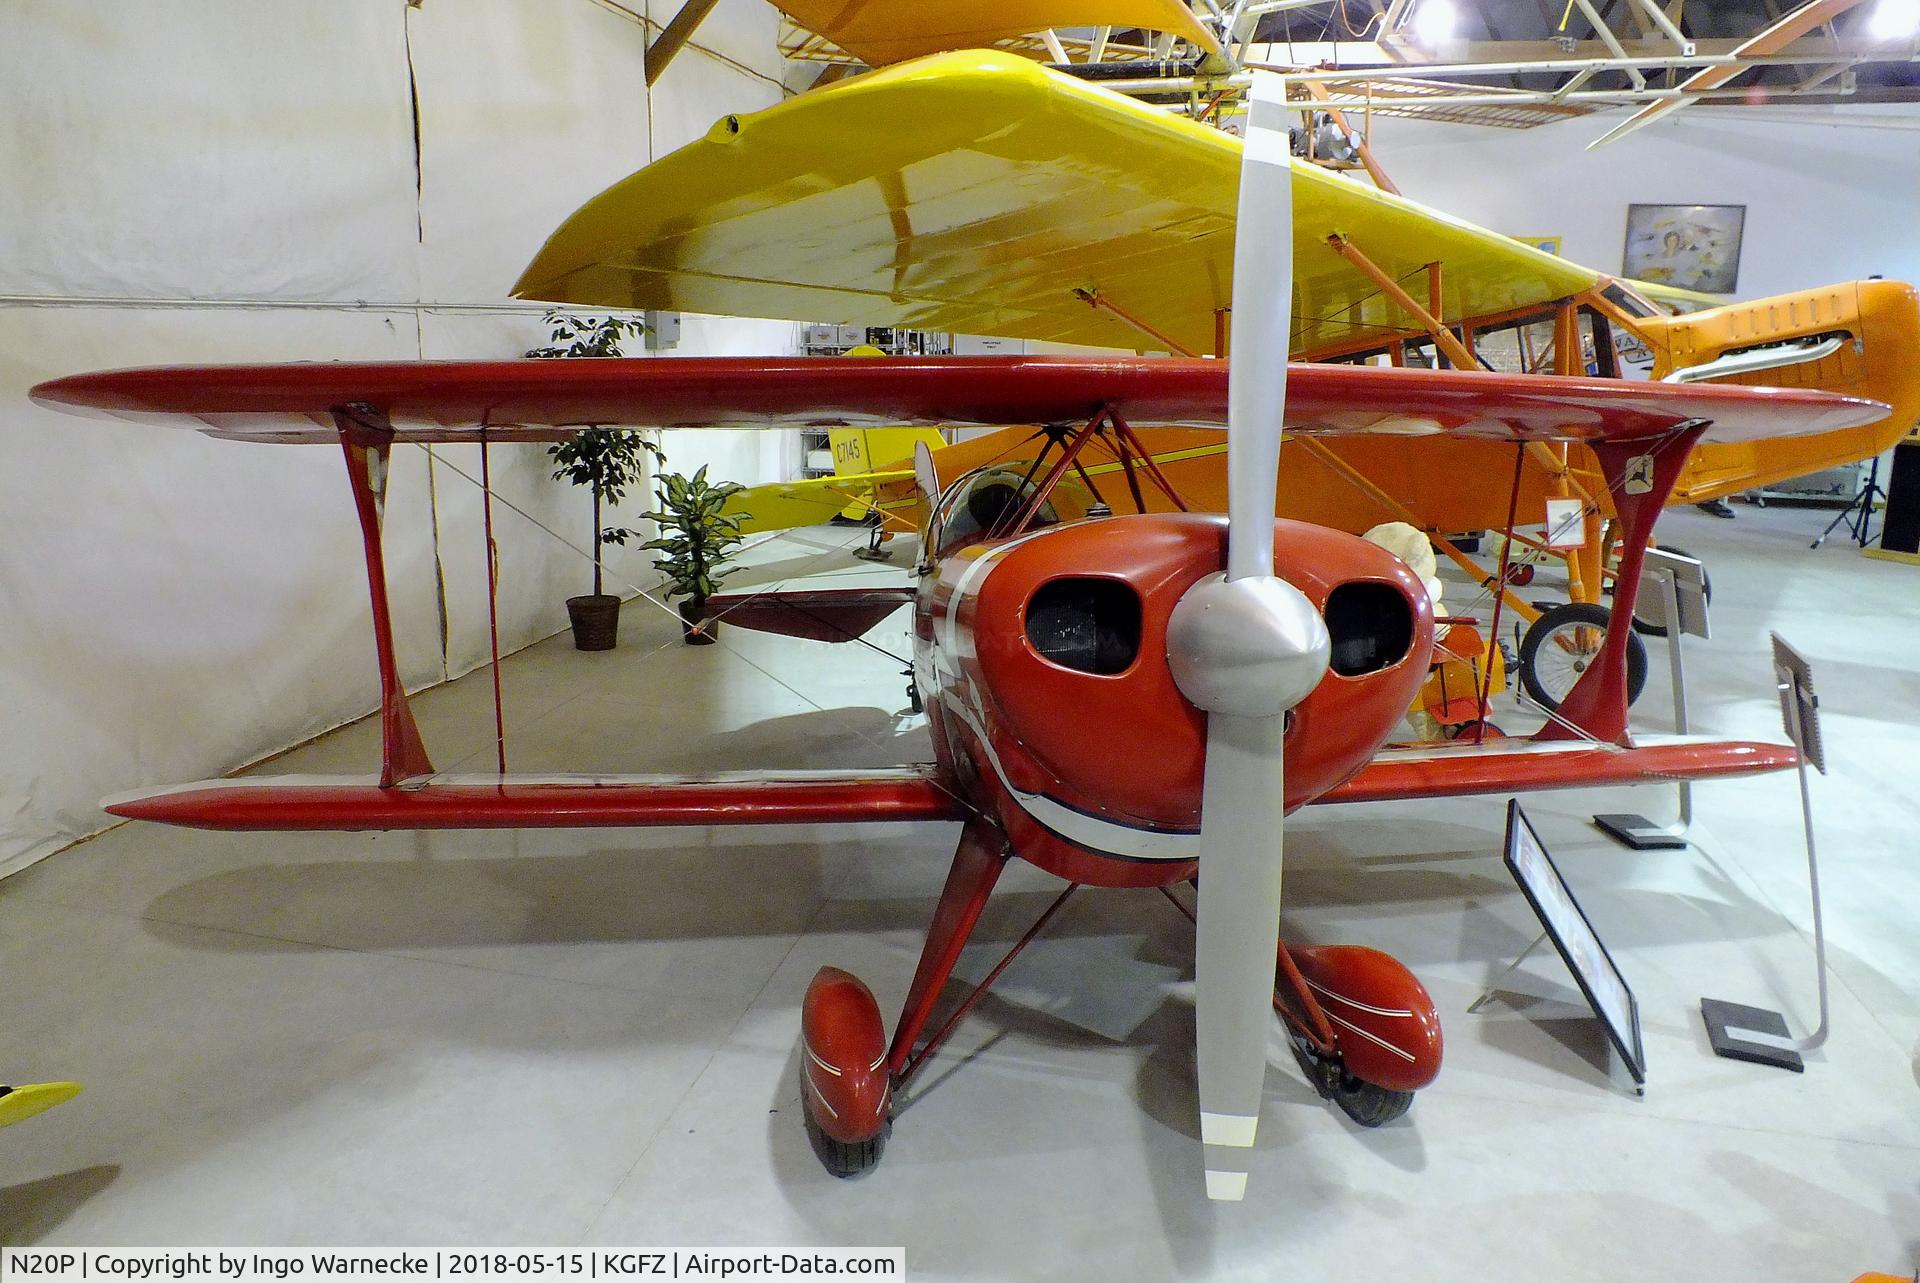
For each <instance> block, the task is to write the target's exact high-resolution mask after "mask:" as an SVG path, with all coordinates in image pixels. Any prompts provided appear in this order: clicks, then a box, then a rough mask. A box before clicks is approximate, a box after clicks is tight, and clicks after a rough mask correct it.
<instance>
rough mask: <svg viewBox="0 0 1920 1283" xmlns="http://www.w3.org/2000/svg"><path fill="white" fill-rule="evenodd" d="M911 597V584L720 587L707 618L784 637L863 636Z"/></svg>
mask: <svg viewBox="0 0 1920 1283" xmlns="http://www.w3.org/2000/svg"><path fill="white" fill-rule="evenodd" d="M912 603H913V589H911V588H822V589H804V590H797V591H791V592H757V593H721V594H720V595H718V596H715V597H709V598H707V618H709V619H721V620H725V621H726V622H727V623H729V624H738V625H739V626H740V627H742V628H751V629H753V630H754V631H755V632H761V633H778V634H780V635H781V636H783V637H804V638H806V639H807V640H809V641H824V642H845V641H858V640H859V639H860V638H862V637H865V636H866V635H867V634H868V633H870V632H872V631H873V630H874V629H875V628H877V627H879V625H880V621H881V620H883V619H885V618H886V617H887V616H888V615H891V614H892V613H893V612H894V611H896V610H898V609H900V608H901V607H902V606H907V605H911V604H912Z"/></svg>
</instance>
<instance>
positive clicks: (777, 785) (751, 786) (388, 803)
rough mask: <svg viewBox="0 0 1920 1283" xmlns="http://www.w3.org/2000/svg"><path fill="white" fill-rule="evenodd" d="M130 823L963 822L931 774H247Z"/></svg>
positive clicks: (153, 806) (232, 826)
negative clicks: (420, 779)
mask: <svg viewBox="0 0 1920 1283" xmlns="http://www.w3.org/2000/svg"><path fill="white" fill-rule="evenodd" d="M101 805H102V806H103V807H104V808H105V809H106V810H108V811H110V812H112V813H113V814H115V815H119V816H123V817H125V818H126V819H130V820H152V821H154V822H155V823H159V824H176V825H181V826H184V827H186V828H195V829H224V830H232V831H239V832H294V831H304V830H325V831H329V832H331V831H336V830H341V831H358V830H386V829H541V828H546V829H568V828H628V827H635V828H637V827H645V826H662V825H692V826H699V825H709V824H716V825H717V824H851V823H855V822H866V823H885V822H889V821H902V820H960V819H965V818H966V815H967V808H966V807H965V806H964V805H962V804H961V802H960V801H959V800H958V799H957V798H956V797H955V796H954V794H953V793H952V792H951V791H950V790H949V789H947V788H945V787H944V786H942V785H941V783H940V782H939V780H938V779H936V778H935V776H934V774H933V771H932V769H931V768H929V767H920V766H903V767H895V768H883V769H875V770H866V771H786V772H777V773H776V772H756V771H739V772H729V773H726V774H721V775H707V776H698V777H688V776H672V775H520V776H515V775H484V776H457V775H454V776H442V777H437V778H432V779H429V780H428V781H427V782H425V783H420V784H398V785H392V786H388V787H384V788H383V787H382V786H381V784H380V782H379V780H378V779H376V778H375V777H373V776H371V775H365V776H362V775H282V776H272V775H267V776H244V777H241V778H238V779H230V780H202V781H199V782H198V783H194V784H180V785H176V786H173V787H170V788H161V789H150V790H147V791H144V792H139V793H127V794H122V795H121V796H119V797H111V798H108V799H107V800H106V801H105V802H103V803H101Z"/></svg>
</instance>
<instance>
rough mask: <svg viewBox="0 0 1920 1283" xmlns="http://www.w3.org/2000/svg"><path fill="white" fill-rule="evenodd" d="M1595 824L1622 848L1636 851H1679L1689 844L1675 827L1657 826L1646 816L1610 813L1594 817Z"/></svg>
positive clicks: (1622, 812)
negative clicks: (1674, 829)
mask: <svg viewBox="0 0 1920 1283" xmlns="http://www.w3.org/2000/svg"><path fill="white" fill-rule="evenodd" d="M1593 822H1594V823H1595V824H1597V825H1599V826H1600V831H1601V832H1602V833H1605V834H1606V835H1607V836H1608V837H1610V838H1612V839H1613V840H1614V841H1616V842H1618V843H1619V844H1620V845H1621V846H1626V847H1632V848H1633V849H1634V850H1636V851H1677V850H1679V849H1680V848H1682V847H1684V846H1686V844H1687V839H1686V838H1685V837H1684V836H1682V835H1681V834H1678V833H1675V832H1674V831H1673V826H1671V825H1668V824H1655V823H1654V822H1653V821H1652V820H1649V819H1648V818H1647V817H1646V816H1644V815H1638V814H1634V813H1632V812H1629V811H1609V812H1608V813H1606V814H1605V815H1596V816H1594V817H1593Z"/></svg>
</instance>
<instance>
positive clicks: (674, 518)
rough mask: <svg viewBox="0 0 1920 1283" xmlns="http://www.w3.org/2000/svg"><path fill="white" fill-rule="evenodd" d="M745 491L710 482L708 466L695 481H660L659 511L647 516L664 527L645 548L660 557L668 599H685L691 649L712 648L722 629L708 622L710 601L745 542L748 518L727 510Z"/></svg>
mask: <svg viewBox="0 0 1920 1283" xmlns="http://www.w3.org/2000/svg"><path fill="white" fill-rule="evenodd" d="M744 489H746V487H745V486H742V485H738V484H736V483H734V482H731V481H723V482H721V483H720V484H719V485H712V484H710V483H709V482H708V481H707V470H706V468H705V467H704V466H702V467H701V469H700V470H699V471H698V472H696V473H694V474H693V476H692V477H691V478H688V477H683V476H681V475H680V474H679V473H677V472H669V473H666V474H665V475H663V476H661V477H660V478H659V480H658V485H657V487H656V490H655V493H656V494H657V495H658V497H659V500H660V508H659V510H658V511H656V512H649V513H648V514H646V515H647V519H648V520H650V521H657V522H659V523H660V537H659V538H657V539H650V540H648V541H647V542H646V543H645V544H642V545H641V546H642V547H643V548H650V549H653V550H654V551H656V552H658V553H659V554H660V560H659V562H658V563H656V564H657V565H658V567H659V570H660V573H661V574H663V575H665V576H666V577H667V595H668V596H669V597H681V598H684V600H683V601H681V603H680V631H681V636H682V637H683V638H684V639H685V640H686V642H687V644H688V645H690V646H711V645H712V644H713V641H714V634H715V633H717V632H718V631H719V628H720V623H719V621H718V620H707V617H706V615H707V598H709V597H711V596H713V593H714V587H715V585H717V584H718V583H719V582H720V580H721V579H722V578H724V577H725V576H726V575H727V574H728V573H730V572H728V571H725V570H722V569H721V568H720V567H721V565H722V564H723V563H724V562H725V561H726V560H727V558H728V557H730V556H732V554H733V548H734V545H736V544H738V543H739V542H740V539H741V534H740V522H741V521H742V519H744V518H745V517H746V516H747V515H748V514H746V513H744V512H733V513H729V512H726V511H724V510H725V508H726V506H727V500H729V499H731V498H733V496H735V495H737V494H739V493H740V492H741V491H742V490H744ZM620 533H621V534H622V536H624V535H625V534H626V533H627V532H625V531H622V532H620ZM616 542H619V541H616Z"/></svg>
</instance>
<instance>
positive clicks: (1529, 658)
mask: <svg viewBox="0 0 1920 1283" xmlns="http://www.w3.org/2000/svg"><path fill="white" fill-rule="evenodd" d="M1610 613H1611V612H1609V611H1608V610H1607V608H1606V607H1605V606H1602V605H1599V604H1598V603H1595V602H1584V601H1569V602H1563V603H1562V604H1560V605H1558V606H1555V607H1554V608H1553V609H1552V610H1549V611H1547V612H1546V613H1545V614H1544V615H1542V616H1540V618H1539V619H1537V620H1535V621H1534V624H1533V627H1531V628H1529V629H1527V633H1526V636H1524V637H1522V638H1521V639H1520V665H1519V667H1520V684H1521V685H1522V686H1525V687H1526V688H1527V694H1528V695H1529V696H1531V697H1532V699H1533V700H1534V702H1535V703H1537V704H1539V705H1540V706H1541V707H1542V708H1547V709H1556V708H1559V707H1560V701H1561V700H1562V699H1564V698H1566V696H1567V692H1568V691H1569V690H1571V689H1572V685H1573V680H1574V679H1577V678H1578V676H1579V675H1580V674H1581V673H1583V672H1585V671H1586V666H1587V662H1588V660H1590V659H1591V655H1584V654H1583V655H1578V656H1573V657H1572V658H1571V662H1570V663H1563V662H1561V661H1560V659H1559V656H1560V655H1562V654H1565V653H1566V652H1564V651H1561V650H1559V649H1557V648H1556V649H1555V650H1550V651H1548V660H1549V664H1548V670H1547V672H1546V673H1544V674H1543V673H1542V672H1541V670H1540V659H1541V653H1540V652H1541V648H1542V647H1543V646H1547V645H1549V643H1550V640H1551V639H1556V635H1557V634H1565V633H1567V632H1568V631H1569V630H1572V629H1576V628H1579V629H1597V630H1598V631H1599V635H1600V637H1601V638H1604V637H1605V636H1606V632H1607V618H1608V615H1609V614H1610ZM1575 635H1576V636H1577V635H1578V634H1575ZM1568 640H1571V639H1570V638H1569V639H1568ZM1594 649H1595V650H1596V651H1597V650H1598V642H1597V641H1596V642H1595V646H1594ZM1567 673H1571V674H1572V677H1571V678H1566V679H1565V680H1563V677H1565V674H1567ZM1646 684H1647V648H1646V646H1645V644H1644V643H1642V642H1641V640H1640V639H1639V638H1638V637H1636V636H1634V635H1632V634H1631V633H1630V634H1628V637H1627V703H1628V704H1632V703H1633V701H1635V700H1636V699H1639V698H1640V691H1641V690H1642V689H1643V688H1644V687H1645V686H1646Z"/></svg>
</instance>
